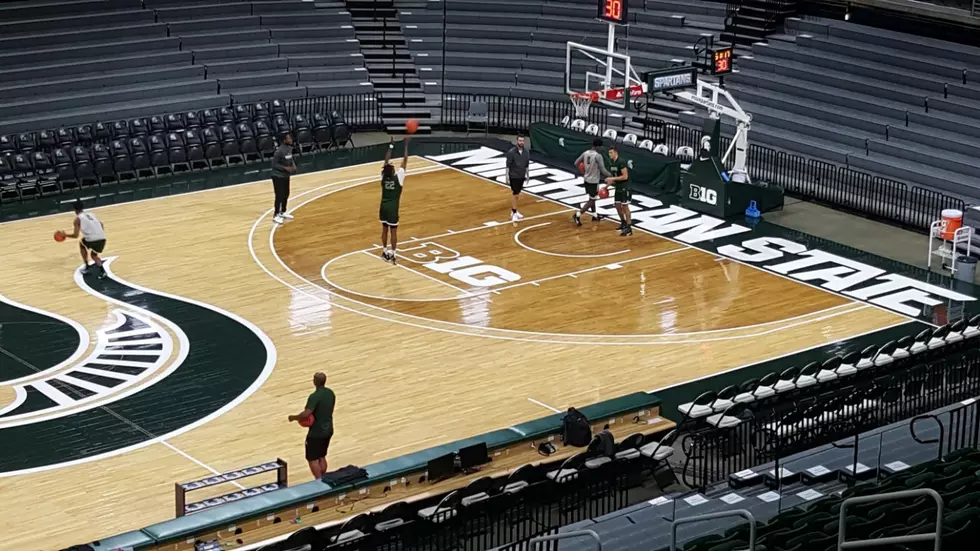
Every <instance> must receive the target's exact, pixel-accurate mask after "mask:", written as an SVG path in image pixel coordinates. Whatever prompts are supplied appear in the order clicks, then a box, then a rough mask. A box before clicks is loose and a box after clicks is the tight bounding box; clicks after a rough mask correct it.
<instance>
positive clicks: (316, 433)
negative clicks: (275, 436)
mask: <svg viewBox="0 0 980 551" xmlns="http://www.w3.org/2000/svg"><path fill="white" fill-rule="evenodd" d="M326 384H327V376H326V375H324V374H323V373H320V372H318V373H317V374H315V375H313V387H314V388H315V390H314V391H313V394H310V397H309V398H307V399H306V409H304V410H303V412H302V413H300V414H299V415H290V416H289V420H290V421H300V422H303V421H305V420H306V419H308V418H309V417H310V416H311V415H312V416H313V424H312V425H310V430H309V432H307V433H306V460H307V461H308V462H309V464H310V472H311V473H313V478H315V479H318V480H319V479H320V477H322V476H323V474H324V473H326V472H327V449H328V448H329V447H330V439H331V438H332V437H333V408H334V405H335V404H336V402H337V397H336V396H335V395H334V393H333V391H332V390H330V389H329V388H327V387H326Z"/></svg>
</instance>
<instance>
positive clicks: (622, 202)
mask: <svg viewBox="0 0 980 551" xmlns="http://www.w3.org/2000/svg"><path fill="white" fill-rule="evenodd" d="M609 172H610V173H611V174H612V176H610V177H608V178H606V185H614V186H616V195H615V196H614V200H615V201H616V212H618V213H619V228H618V229H619V235H621V236H623V237H628V236H630V235H633V228H632V227H631V226H630V200H631V199H632V198H633V193H632V192H631V191H630V168H629V161H627V160H626V159H624V158H622V157H620V156H619V150H617V149H616V146H615V145H611V146H609Z"/></svg>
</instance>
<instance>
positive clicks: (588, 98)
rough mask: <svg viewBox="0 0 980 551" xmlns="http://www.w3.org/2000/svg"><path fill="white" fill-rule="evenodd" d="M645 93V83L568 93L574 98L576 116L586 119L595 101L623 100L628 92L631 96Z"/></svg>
mask: <svg viewBox="0 0 980 551" xmlns="http://www.w3.org/2000/svg"><path fill="white" fill-rule="evenodd" d="M644 93H645V91H644V85H643V84H634V85H632V86H629V87H622V88H605V89H603V90H595V91H593V92H571V93H569V94H568V97H569V99H571V100H572V105H574V106H575V116H576V117H579V118H581V119H584V118H587V117H588V116H589V107H591V106H592V103H593V102H596V101H599V100H600V99H604V100H607V101H621V100H623V98H625V97H627V94H628V97H630V98H639V97H642V96H643V94H644Z"/></svg>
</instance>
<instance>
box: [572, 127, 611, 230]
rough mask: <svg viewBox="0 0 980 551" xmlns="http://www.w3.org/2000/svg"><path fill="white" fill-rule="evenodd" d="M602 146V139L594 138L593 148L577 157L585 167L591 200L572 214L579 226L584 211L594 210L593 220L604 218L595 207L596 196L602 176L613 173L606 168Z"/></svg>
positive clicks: (576, 162) (586, 190) (576, 160)
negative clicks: (601, 150) (600, 149)
mask: <svg viewBox="0 0 980 551" xmlns="http://www.w3.org/2000/svg"><path fill="white" fill-rule="evenodd" d="M600 147H602V140H601V139H600V138H596V139H595V140H592V149H589V150H586V151H584V152H583V153H582V154H581V155H579V156H578V159H575V164H576V165H579V163H581V165H582V167H583V170H582V177H583V178H584V179H585V193H586V194H587V195H588V196H589V200H588V201H586V202H585V203H582V207H581V208H580V209H579V210H577V211H575V213H574V214H572V220H573V221H574V222H575V224H576V225H578V226H581V225H582V213H584V212H585V211H587V210H588V211H591V212H592V221H593V222H598V221H599V220H602V215H601V214H598V213H597V212H596V208H595V200H596V196H598V195H599V180H600V177H605V178H608V177H610V176H612V174H610V173H609V171H608V170H606V165H605V163H604V162H603V159H602V153H600V152H599V148H600Z"/></svg>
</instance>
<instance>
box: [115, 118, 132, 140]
mask: <svg viewBox="0 0 980 551" xmlns="http://www.w3.org/2000/svg"><path fill="white" fill-rule="evenodd" d="M112 137H113V139H116V140H121V139H123V138H128V137H129V123H128V122H126V121H116V122H114V123H112Z"/></svg>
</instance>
